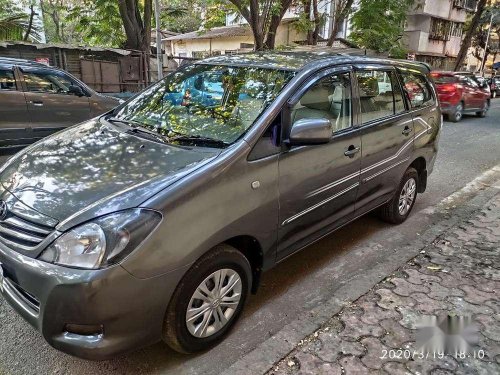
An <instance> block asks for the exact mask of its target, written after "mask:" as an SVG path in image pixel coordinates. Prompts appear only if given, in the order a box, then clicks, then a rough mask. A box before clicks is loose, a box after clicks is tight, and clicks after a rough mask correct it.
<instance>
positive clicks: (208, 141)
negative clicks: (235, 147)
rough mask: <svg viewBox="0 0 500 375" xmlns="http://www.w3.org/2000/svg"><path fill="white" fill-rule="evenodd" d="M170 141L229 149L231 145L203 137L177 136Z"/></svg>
mask: <svg viewBox="0 0 500 375" xmlns="http://www.w3.org/2000/svg"><path fill="white" fill-rule="evenodd" d="M169 140H170V141H177V142H189V143H193V144H202V145H210V146H215V147H227V146H229V143H227V142H224V141H222V140H220V139H215V138H210V137H203V136H201V135H177V136H175V137H172V138H169Z"/></svg>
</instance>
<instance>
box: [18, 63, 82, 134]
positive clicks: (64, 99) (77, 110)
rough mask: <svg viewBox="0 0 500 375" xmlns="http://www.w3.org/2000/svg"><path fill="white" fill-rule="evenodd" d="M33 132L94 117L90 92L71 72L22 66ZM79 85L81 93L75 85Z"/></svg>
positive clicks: (49, 130) (63, 126)
mask: <svg viewBox="0 0 500 375" xmlns="http://www.w3.org/2000/svg"><path fill="white" fill-rule="evenodd" d="M21 72H22V77H23V80H24V85H25V96H26V101H27V104H28V110H29V113H30V117H31V123H32V129H33V132H34V133H36V134H37V136H38V137H44V136H46V135H48V134H50V133H53V132H55V131H58V130H60V129H62V128H65V127H67V126H71V125H74V124H78V123H80V122H82V121H85V120H87V119H89V118H90V117H91V110H90V103H89V97H88V94H87V93H86V92H85V90H84V89H83V88H82V87H80V86H79V85H78V82H76V81H75V80H73V79H72V78H71V77H70V76H69V75H67V74H65V73H63V72H61V71H58V70H54V69H49V68H47V69H45V68H38V67H37V68H33V67H26V68H24V67H23V68H22V70H21ZM75 87H78V88H80V90H81V93H76V92H74V91H73V88H75Z"/></svg>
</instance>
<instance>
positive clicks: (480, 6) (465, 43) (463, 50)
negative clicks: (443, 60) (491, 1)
mask: <svg viewBox="0 0 500 375" xmlns="http://www.w3.org/2000/svg"><path fill="white" fill-rule="evenodd" d="M486 2H487V0H479V2H478V3H477V10H476V13H474V17H472V21H471V23H470V26H469V29H468V30H467V32H466V33H465V36H464V39H463V40H462V44H461V46H460V51H459V52H458V55H457V59H456V61H455V68H454V70H459V69H460V67H461V66H462V64H463V63H464V60H465V56H466V55H467V50H468V49H469V47H470V45H471V41H472V36H473V35H474V33H475V32H476V31H477V27H478V25H479V21H480V19H481V15H482V14H483V11H484V8H485V6H486Z"/></svg>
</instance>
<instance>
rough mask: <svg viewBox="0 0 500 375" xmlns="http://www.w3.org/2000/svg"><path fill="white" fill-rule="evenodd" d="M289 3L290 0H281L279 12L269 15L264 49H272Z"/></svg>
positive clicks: (290, 2)
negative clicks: (269, 19) (269, 20)
mask: <svg viewBox="0 0 500 375" xmlns="http://www.w3.org/2000/svg"><path fill="white" fill-rule="evenodd" d="M291 4H292V0H281V9H280V13H279V14H275V15H273V16H272V17H271V22H269V28H268V29H267V35H266V41H265V42H264V48H265V49H274V47H275V44H276V33H277V32H278V27H279V25H280V23H281V20H282V19H283V16H284V15H285V13H286V11H287V9H288V8H289V7H290V5H291Z"/></svg>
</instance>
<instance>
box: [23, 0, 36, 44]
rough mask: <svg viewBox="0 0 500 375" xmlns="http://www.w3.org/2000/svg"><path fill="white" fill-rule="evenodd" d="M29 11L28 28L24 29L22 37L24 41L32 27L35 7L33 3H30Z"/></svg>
mask: <svg viewBox="0 0 500 375" xmlns="http://www.w3.org/2000/svg"><path fill="white" fill-rule="evenodd" d="M30 11H31V13H30V20H29V22H28V28H27V29H26V33H25V34H24V38H23V40H24V41H27V40H28V38H29V36H30V34H31V30H32V29H33V18H34V17H35V9H34V5H33V4H31V5H30Z"/></svg>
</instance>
